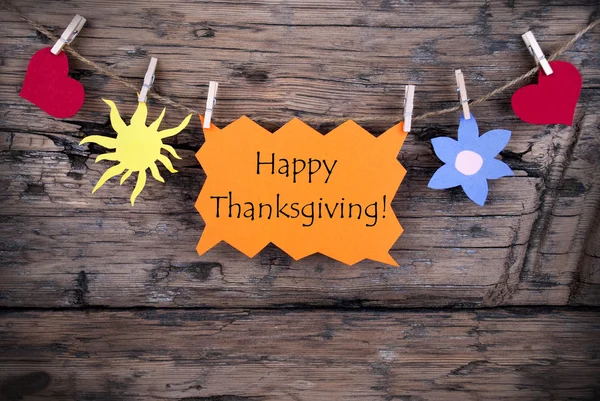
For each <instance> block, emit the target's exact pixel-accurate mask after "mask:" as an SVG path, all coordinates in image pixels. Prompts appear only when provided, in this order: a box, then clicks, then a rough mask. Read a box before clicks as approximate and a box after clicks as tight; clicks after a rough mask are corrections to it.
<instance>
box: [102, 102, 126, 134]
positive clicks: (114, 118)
mask: <svg viewBox="0 0 600 401" xmlns="http://www.w3.org/2000/svg"><path fill="white" fill-rule="evenodd" d="M102 100H104V103H106V104H107V105H108V106H109V107H110V125H112V127H113V128H114V129H115V131H117V132H122V131H123V130H125V128H127V125H125V122H124V121H123V119H122V118H121V115H120V114H119V110H118V109H117V105H116V104H115V102H113V101H112V100H107V99H102Z"/></svg>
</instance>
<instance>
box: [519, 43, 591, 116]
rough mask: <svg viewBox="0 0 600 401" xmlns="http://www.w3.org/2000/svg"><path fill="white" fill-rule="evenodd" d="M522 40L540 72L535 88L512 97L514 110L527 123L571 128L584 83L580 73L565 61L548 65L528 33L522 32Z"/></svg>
mask: <svg viewBox="0 0 600 401" xmlns="http://www.w3.org/2000/svg"><path fill="white" fill-rule="evenodd" d="M522 38H523V41H524V42H525V45H526V46H527V49H528V50H529V53H531V55H532V56H533V58H534V59H535V62H536V64H537V65H539V66H540V67H541V70H540V71H539V72H538V84H537V85H527V86H525V87H523V88H521V89H519V90H517V91H516V92H515V93H514V94H513V97H512V99H511V104H512V108H513V111H514V112H515V114H516V115H517V116H518V117H519V118H520V119H521V120H523V121H525V122H526V123H530V124H566V125H573V119H574V117H575V108H576V107H577V101H578V100H579V94H580V93H581V86H582V84H583V80H582V79H581V74H579V71H577V68H576V67H575V66H574V65H573V64H571V63H568V62H566V61H552V62H548V60H546V56H545V55H544V52H542V49H541V48H540V45H539V44H538V42H537V40H535V37H534V36H533V33H531V31H527V32H525V33H524V34H523V35H522Z"/></svg>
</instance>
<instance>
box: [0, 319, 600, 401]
mask: <svg viewBox="0 0 600 401" xmlns="http://www.w3.org/2000/svg"><path fill="white" fill-rule="evenodd" d="M540 309H541V308H538V309H536V310H531V309H527V308H516V309H508V310H501V309H495V310H477V311H472V312H467V311H428V310H423V311H417V312H408V311H396V312H394V311H392V312H360V311H356V312H351V311H345V312H340V311H337V312H335V311H334V312H331V311H306V312H286V311H260V310H254V311H248V310H235V311H228V310H221V311H199V310H177V311H175V310H167V311H165V310H162V311H158V310H138V311H120V312H117V311H112V312H107V311H91V312H83V311H62V312H60V311H57V312H42V313H40V312H37V311H28V312H10V313H4V314H2V315H0V333H1V335H0V351H1V352H0V394H2V395H3V396H4V397H6V398H7V399H12V400H14V399H17V396H19V395H23V396H26V397H25V398H24V399H26V400H31V401H35V400H47V399H59V400H64V401H67V400H111V401H115V400H144V401H148V400H180V401H258V400H260V401H301V400H306V401H313V400H324V401H327V400H332V401H333V400H336V401H337V400H360V401H389V400H422V401H424V400H460V401H466V400H516V399H518V400H541V399H559V400H596V399H598V396H599V395H600V361H599V359H598V355H599V354H600V340H599V339H600V315H599V314H598V311H597V310H596V311H581V312H574V311H568V310H564V309H556V310H552V309H541V310H540ZM11 397H12V398H11Z"/></svg>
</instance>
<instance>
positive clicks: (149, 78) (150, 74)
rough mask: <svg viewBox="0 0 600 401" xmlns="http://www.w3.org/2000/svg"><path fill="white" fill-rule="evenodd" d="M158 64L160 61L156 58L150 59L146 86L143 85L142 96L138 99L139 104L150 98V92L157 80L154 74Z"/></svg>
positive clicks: (145, 77)
mask: <svg viewBox="0 0 600 401" xmlns="http://www.w3.org/2000/svg"><path fill="white" fill-rule="evenodd" d="M157 64H158V59H157V58H156V57H152V58H151V59H150V65H148V70H147V71H146V75H145V76H144V85H142V90H141V91H140V96H139V97H138V101H139V102H142V103H145V102H146V98H147V97H148V91H149V90H150V89H151V88H152V85H154V79H155V78H156V77H155V75H154V72H155V71H156V65H157Z"/></svg>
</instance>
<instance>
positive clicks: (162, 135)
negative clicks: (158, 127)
mask: <svg viewBox="0 0 600 401" xmlns="http://www.w3.org/2000/svg"><path fill="white" fill-rule="evenodd" d="M190 118H192V115H191V114H190V115H189V116H187V117H186V118H185V119H184V120H183V121H182V122H181V124H179V125H178V126H177V127H175V128H169V129H166V130H163V131H159V132H158V137H159V138H160V139H164V138H167V137H170V136H173V135H177V134H179V133H180V132H181V131H182V130H183V129H184V128H185V127H186V126H187V125H188V123H189V122H190Z"/></svg>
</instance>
